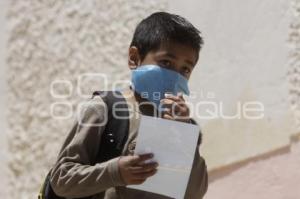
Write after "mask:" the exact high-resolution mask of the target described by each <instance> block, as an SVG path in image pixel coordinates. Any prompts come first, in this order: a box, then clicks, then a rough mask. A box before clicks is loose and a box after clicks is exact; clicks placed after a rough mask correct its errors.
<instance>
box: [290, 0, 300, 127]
mask: <svg viewBox="0 0 300 199" xmlns="http://www.w3.org/2000/svg"><path fill="white" fill-rule="evenodd" d="M291 12H292V23H291V26H290V29H291V31H290V35H289V43H290V47H291V53H290V68H289V71H288V78H289V81H290V92H289V94H290V95H289V96H290V101H291V105H292V106H291V108H292V110H293V112H294V115H295V119H296V125H297V128H298V129H299V131H300V0H293V1H292V4H291Z"/></svg>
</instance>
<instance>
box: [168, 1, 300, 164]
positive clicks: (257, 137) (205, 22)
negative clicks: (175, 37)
mask: <svg viewBox="0 0 300 199" xmlns="http://www.w3.org/2000/svg"><path fill="white" fill-rule="evenodd" d="M172 2H173V3H172V4H171V3H170V10H172V11H174V12H176V13H179V14H182V15H184V16H186V17H187V18H188V19H190V20H191V21H192V22H193V23H194V24H195V25H196V26H197V27H198V28H199V29H200V30H202V32H203V36H204V38H205V46H204V49H203V50H202V52H201V53H200V61H199V64H198V66H197V68H196V70H195V72H194V74H193V76H192V79H191V89H192V90H193V91H194V92H196V93H198V96H197V98H196V99H194V100H192V101H193V102H194V103H198V102H199V101H206V100H208V101H212V102H217V103H220V102H221V103H223V108H224V109H223V110H224V114H225V115H234V114H235V113H237V111H238V108H237V106H238V104H239V103H247V102H250V101H258V102H261V103H262V104H263V106H264V111H263V113H264V117H262V118H261V119H256V120H251V119H248V118H245V117H241V118H237V119H224V118H223V117H215V118H213V119H201V118H200V119H199V118H198V119H199V122H200V124H201V125H202V129H203V133H204V143H203V146H202V154H203V155H204V156H205V158H206V160H207V163H208V166H209V168H210V170H213V169H218V168H222V167H224V166H225V165H230V164H232V163H235V162H239V161H242V160H245V159H249V158H251V157H255V156H257V155H261V154H264V153H267V152H270V151H273V150H276V149H279V148H282V147H285V146H288V145H289V144H290V137H291V135H293V134H295V133H297V131H298V130H299V129H297V128H296V123H295V117H294V111H292V110H291V103H290V97H291V91H290V85H289V82H288V75H287V72H288V71H289V70H290V68H291V65H290V51H291V48H290V45H289V43H288V40H289V38H290V25H291V23H292V17H291V13H290V5H291V2H290V1H286V0H277V1H274V0H266V1H260V0H253V1H239V0H229V1H222V2H220V1H217V0H199V1H198V0H197V1H196V0H187V1H184V2H183V1H172ZM294 75H295V74H294ZM199 93H200V95H199ZM211 93H212V94H213V99H208V95H210V96H211V95H212V94H211ZM298 101H299V100H298ZM206 109H208V110H212V107H211V106H206V107H205V108H204V107H203V108H202V109H201V111H202V113H205V112H206ZM204 115H205V116H206V115H208V114H204Z"/></svg>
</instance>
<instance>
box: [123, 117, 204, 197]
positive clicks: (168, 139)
mask: <svg viewBox="0 0 300 199" xmlns="http://www.w3.org/2000/svg"><path fill="white" fill-rule="evenodd" d="M199 131H200V129H199V126H197V125H193V124H187V123H183V122H176V121H171V120H166V119H161V118H155V117H149V116H142V118H141V122H140V127H139V131H138V137H137V145H136V148H135V154H142V153H148V152H152V153H154V160H155V161H157V162H158V163H159V167H158V172H157V173H156V174H155V175H154V176H152V177H150V178H148V179H147V180H146V181H145V182H144V183H143V184H141V185H130V186H127V187H128V188H133V189H139V190H143V191H148V192H153V193H157V194H161V195H165V196H168V197H171V198H176V199H183V198H184V194H185V191H186V188H187V183H188V180H189V177H190V173H191V169H192V165H193V160H194V155H195V151H196V147H197V140H198V135H199Z"/></svg>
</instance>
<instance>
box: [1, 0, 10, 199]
mask: <svg viewBox="0 0 300 199" xmlns="http://www.w3.org/2000/svg"><path fill="white" fill-rule="evenodd" d="M7 9H8V1H7V0H3V1H0V24H1V29H0V110H1V111H0V129H1V131H0V179H1V180H0V193H1V196H0V198H1V197H3V198H5V197H6V196H7V195H6V193H7V191H6V190H7V180H6V179H7V175H8V168H7V159H8V153H7V137H6V117H5V114H6V112H5V107H6V101H5V97H6V63H5V54H6V40H7V26H6V25H7V21H6V20H5V19H6V17H5V16H6V12H7Z"/></svg>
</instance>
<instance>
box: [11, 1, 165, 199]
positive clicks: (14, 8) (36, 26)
mask: <svg viewBox="0 0 300 199" xmlns="http://www.w3.org/2000/svg"><path fill="white" fill-rule="evenodd" d="M165 7H166V1H164V0H163V1H156V0H141V1H128V0H114V1H107V0H89V1H86V0H72V1H62V0H43V1H40V0H27V1H24V0H14V1H12V4H11V6H10V9H9V14H8V20H9V24H10V35H9V41H8V58H7V64H8V87H9V91H10V92H9V96H8V101H9V107H8V110H9V113H8V115H7V118H8V127H9V130H8V134H9V151H10V156H11V161H10V164H9V167H10V170H11V171H12V177H11V178H10V183H11V186H10V188H13V190H11V198H20V199H27V198H28V199H32V198H36V195H37V191H38V189H39V185H40V183H41V177H42V176H43V175H45V174H46V171H47V169H48V168H49V167H50V165H51V163H53V162H54V160H55V158H56V155H57V152H58V150H59V148H60V145H61V142H62V140H63V138H64V137H65V136H66V134H67V132H68V130H69V129H70V125H71V123H72V121H73V120H72V119H68V120H55V119H53V118H51V115H50V106H51V104H52V103H54V102H66V101H68V102H69V103H70V102H71V103H73V108H75V105H76V103H77V102H78V101H79V100H80V97H79V96H78V95H77V90H76V85H77V77H78V76H79V75H80V74H83V73H108V74H112V75H114V77H113V78H111V79H109V80H110V82H112V81H113V80H114V79H125V78H126V77H128V69H127V59H126V55H127V49H128V45H129V42H130V39H131V37H132V33H133V30H134V27H135V25H136V24H137V22H138V21H140V20H141V18H143V17H145V16H146V15H148V14H150V13H151V12H153V11H157V10H160V9H165ZM55 80H67V81H70V82H71V83H72V85H73V86H74V88H73V89H71V90H69V87H68V86H67V85H63V84H59V85H57V84H56V88H55V92H57V93H58V94H60V95H68V93H71V96H70V97H69V98H65V99H55V98H53V97H52V96H51V95H50V85H51V82H52V81H55ZM90 81H92V80H87V81H86V84H88V83H91V82H90ZM89 85H90V84H89ZM94 85H95V84H94ZM102 86H103V85H100V83H99V84H98V85H95V87H93V88H89V89H88V90H87V89H83V92H84V93H87V92H88V91H89V90H92V89H102ZM56 111H57V112H58V113H61V114H66V115H67V114H68V113H66V111H68V107H66V106H64V105H62V106H60V107H57V108H56Z"/></svg>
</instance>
